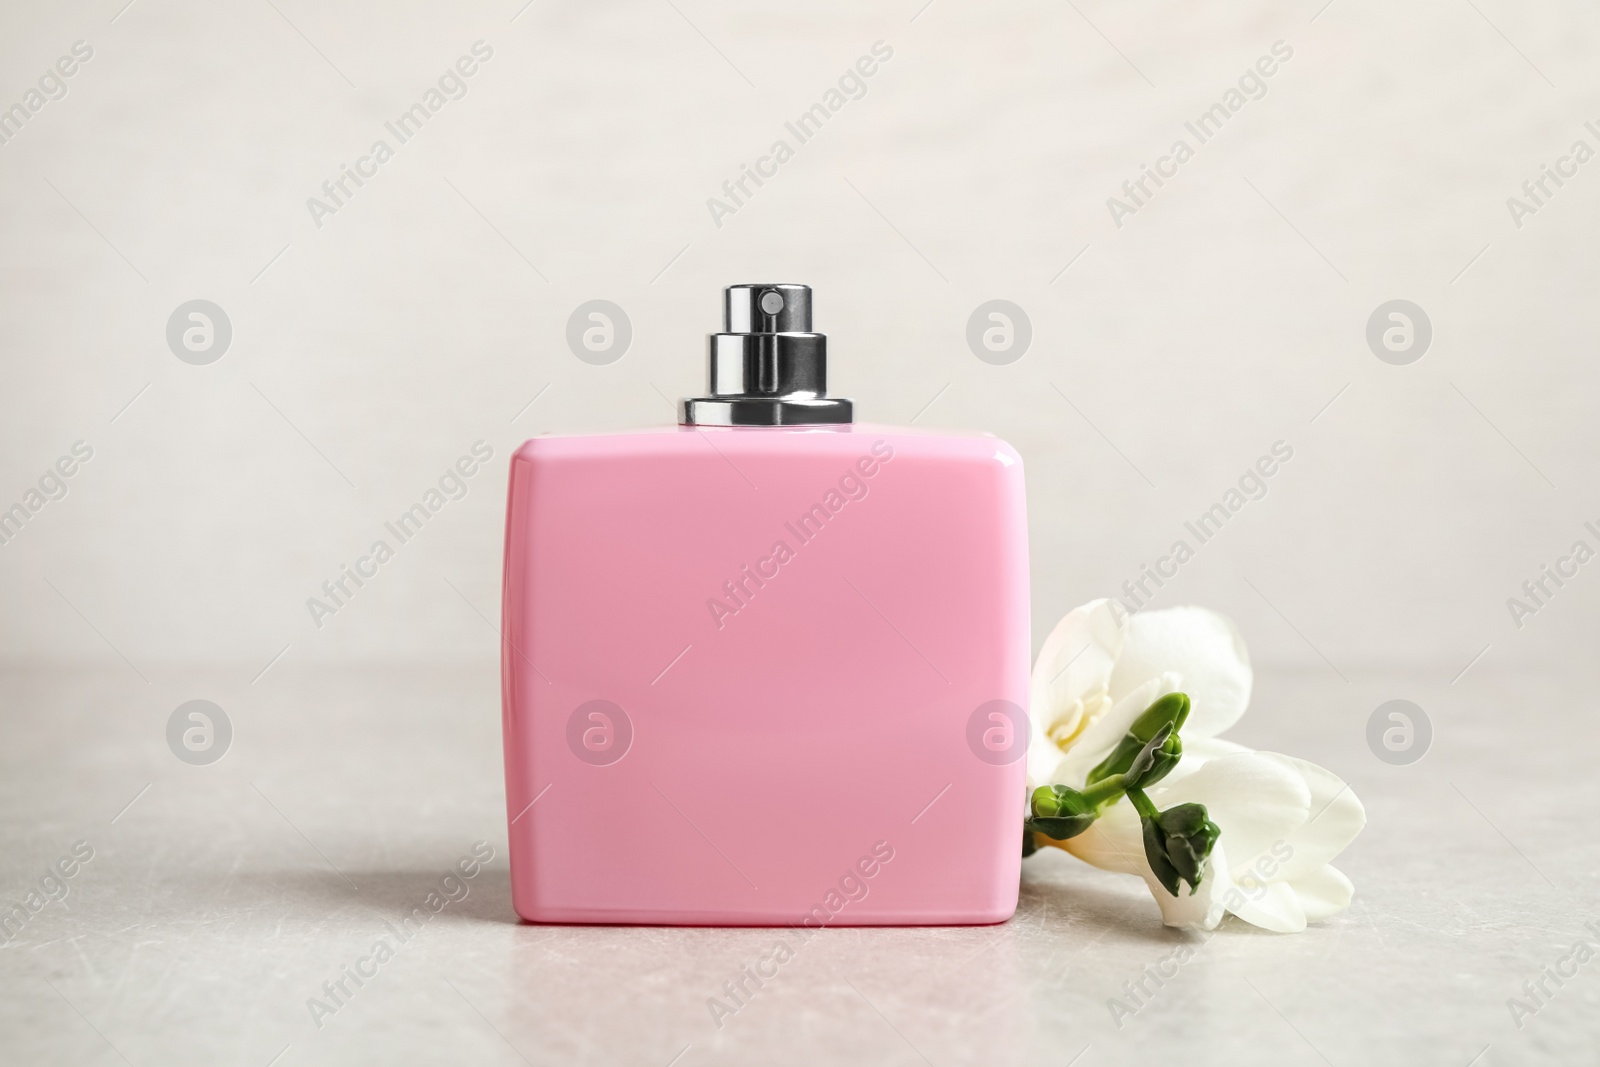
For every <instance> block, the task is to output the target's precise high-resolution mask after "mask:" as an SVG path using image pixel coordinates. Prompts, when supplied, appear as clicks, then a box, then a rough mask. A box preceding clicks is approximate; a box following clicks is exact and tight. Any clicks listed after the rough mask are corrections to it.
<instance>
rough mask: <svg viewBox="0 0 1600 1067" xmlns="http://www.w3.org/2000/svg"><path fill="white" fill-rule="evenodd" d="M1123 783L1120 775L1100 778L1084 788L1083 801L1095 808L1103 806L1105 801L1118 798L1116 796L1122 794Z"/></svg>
mask: <svg viewBox="0 0 1600 1067" xmlns="http://www.w3.org/2000/svg"><path fill="white" fill-rule="evenodd" d="M1124 781H1125V779H1124V777H1123V776H1122V775H1120V774H1113V775H1112V776H1111V777H1109V778H1102V779H1100V780H1099V781H1098V782H1095V783H1094V784H1093V785H1091V786H1086V787H1085V788H1084V790H1083V799H1084V800H1086V801H1088V802H1089V803H1090V804H1092V805H1094V806H1095V807H1099V806H1100V805H1101V804H1104V803H1105V802H1106V801H1108V800H1111V799H1113V798H1115V797H1118V796H1120V795H1121V794H1122V792H1123V785H1122V783H1123V782H1124Z"/></svg>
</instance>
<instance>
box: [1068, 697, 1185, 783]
mask: <svg viewBox="0 0 1600 1067" xmlns="http://www.w3.org/2000/svg"><path fill="white" fill-rule="evenodd" d="M1188 718H1189V695H1188V694H1187V693H1168V694H1167V695H1166V696H1164V697H1162V698H1160V699H1159V700H1157V701H1156V702H1155V703H1154V704H1151V705H1150V706H1149V707H1148V708H1146V709H1144V711H1142V712H1140V713H1139V717H1138V718H1137V719H1134V720H1133V724H1132V725H1131V726H1129V727H1128V732H1127V733H1126V734H1123V735H1122V740H1120V741H1118V742H1117V746H1116V747H1115V748H1113V749H1112V750H1111V754H1110V755H1109V756H1107V757H1106V758H1105V759H1103V760H1101V761H1100V763H1099V764H1098V765H1097V766H1096V767H1095V769H1094V770H1092V771H1090V772H1089V780H1088V784H1089V785H1094V784H1095V783H1096V782H1098V781H1100V780H1101V779H1103V778H1109V777H1111V776H1112V775H1113V774H1125V773H1126V772H1127V770H1128V768H1129V767H1131V766H1132V765H1133V759H1134V757H1135V756H1137V755H1138V754H1139V750H1140V749H1142V748H1144V746H1145V745H1148V744H1149V743H1150V742H1151V740H1153V739H1154V738H1155V736H1156V734H1158V733H1160V732H1161V730H1162V728H1163V727H1171V733H1172V735H1173V736H1174V737H1176V735H1177V733H1178V731H1179V730H1180V729H1182V728H1183V724H1184V721H1185V720H1186V719H1188ZM1178 751H1179V753H1180V754H1181V753H1182V749H1181V748H1179V750H1178ZM1176 764H1177V760H1176V759H1173V760H1172V761H1171V762H1170V763H1169V764H1168V765H1167V767H1166V770H1163V771H1162V772H1161V774H1160V775H1159V776H1158V778H1153V779H1149V781H1157V780H1159V778H1160V777H1165V775H1166V773H1167V771H1170V770H1171V769H1172V768H1173V766H1176Z"/></svg>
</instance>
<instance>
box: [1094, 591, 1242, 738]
mask: <svg viewBox="0 0 1600 1067" xmlns="http://www.w3.org/2000/svg"><path fill="white" fill-rule="evenodd" d="M1126 630H1127V636H1126V640H1125V641H1124V642H1123V645H1122V654H1121V655H1120V656H1118V657H1117V660H1116V668H1115V669H1114V670H1113V671H1112V672H1111V689H1110V692H1111V697H1112V699H1113V700H1120V699H1121V697H1122V696H1123V695H1124V694H1126V693H1129V692H1131V691H1132V690H1133V689H1134V688H1136V687H1137V686H1139V685H1142V684H1143V683H1145V682H1146V681H1148V680H1149V679H1151V678H1154V677H1156V676H1157V675H1159V674H1161V673H1163V672H1165V671H1176V672H1178V673H1179V674H1181V675H1182V676H1183V685H1184V689H1183V691H1184V692H1186V693H1188V694H1189V701H1190V703H1191V705H1192V707H1191V710H1190V712H1189V721H1188V722H1186V723H1185V724H1184V727H1183V738H1184V740H1185V741H1188V740H1190V739H1191V738H1192V739H1195V740H1199V739H1200V738H1204V737H1215V736H1217V735H1218V734H1220V733H1222V731H1224V730H1226V729H1227V728H1228V727H1230V726H1232V725H1233V724H1234V723H1236V722H1238V721H1239V716H1241V715H1243V714H1244V709H1245V705H1247V704H1249V703H1250V687H1251V681H1252V679H1253V677H1254V675H1253V674H1252V672H1251V670H1250V654H1249V652H1248V651H1247V650H1246V649H1245V645H1244V639H1243V638H1242V637H1240V636H1239V631H1238V628H1237V627H1235V626H1234V625H1233V623H1232V622H1231V621H1230V620H1229V619H1227V618H1226V617H1225V616H1222V615H1218V614H1217V613H1216V612H1214V611H1207V610H1206V609H1205V608H1196V607H1182V608H1163V609H1161V610H1159V611H1142V612H1139V613H1138V614H1137V615H1133V616H1131V617H1130V618H1129V619H1128V621H1127V626H1126Z"/></svg>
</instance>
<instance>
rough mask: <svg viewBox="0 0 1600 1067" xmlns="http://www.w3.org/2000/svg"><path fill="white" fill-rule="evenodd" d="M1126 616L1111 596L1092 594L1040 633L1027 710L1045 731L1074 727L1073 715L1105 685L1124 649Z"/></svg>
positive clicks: (1101, 693) (1103, 691)
mask: <svg viewBox="0 0 1600 1067" xmlns="http://www.w3.org/2000/svg"><path fill="white" fill-rule="evenodd" d="M1124 617H1125V616H1124V615H1123V614H1122V613H1119V612H1117V611H1116V610H1115V609H1113V608H1112V607H1111V602H1110V601H1109V600H1106V599H1100V600H1091V601H1089V603H1087V604H1085V605H1083V606H1082V607H1078V608H1073V609H1072V610H1071V611H1069V612H1067V614H1066V616H1065V617H1063V618H1062V620H1061V621H1060V622H1058V623H1056V627H1055V629H1053V630H1051V631H1050V636H1048V637H1046V638H1045V639H1044V644H1043V645H1042V646H1041V647H1040V649H1039V658H1038V660H1037V661H1035V663H1034V665H1033V676H1032V678H1031V680H1030V682H1029V690H1028V700H1029V704H1030V705H1031V706H1030V708H1029V712H1030V714H1032V716H1033V718H1034V719H1035V721H1037V722H1038V723H1039V724H1040V726H1041V728H1042V729H1043V730H1044V731H1045V732H1049V731H1050V730H1051V729H1052V728H1054V727H1066V728H1068V729H1071V728H1073V727H1075V726H1076V723H1075V722H1073V721H1072V719H1073V717H1074V716H1080V715H1082V713H1083V707H1084V705H1085V704H1086V703H1089V702H1091V701H1092V700H1093V699H1094V698H1095V697H1097V696H1102V695H1103V694H1104V693H1105V692H1106V691H1107V688H1108V687H1109V686H1110V683H1111V670H1112V668H1113V667H1114V666H1115V665H1116V662H1117V657H1118V656H1120V655H1121V654H1122V645H1123V629H1124V627H1123V622H1122V620H1123V618H1124Z"/></svg>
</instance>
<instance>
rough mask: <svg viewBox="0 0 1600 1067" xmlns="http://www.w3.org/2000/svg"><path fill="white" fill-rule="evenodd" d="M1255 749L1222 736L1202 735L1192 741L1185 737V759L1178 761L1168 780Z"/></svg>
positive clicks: (1172, 780)
mask: <svg viewBox="0 0 1600 1067" xmlns="http://www.w3.org/2000/svg"><path fill="white" fill-rule="evenodd" d="M1179 733H1180V734H1181V733H1182V731H1181V730H1180V731H1179ZM1253 751H1255V750H1254V749H1250V748H1246V747H1245V746H1244V745H1241V744H1237V743H1235V742H1233V741H1224V740H1223V739H1222V738H1220V737H1201V738H1197V739H1196V740H1194V741H1190V740H1189V739H1188V738H1187V737H1185V738H1184V739H1183V759H1181V760H1180V761H1178V765H1177V766H1176V767H1174V768H1173V769H1172V773H1171V774H1169V775H1167V777H1166V781H1168V782H1174V781H1177V780H1178V779H1179V778H1185V777H1188V776H1189V775H1191V774H1193V773H1194V772H1195V771H1198V770H1199V769H1200V768H1201V767H1204V766H1205V765H1206V764H1207V763H1210V762H1211V761H1212V760H1214V759H1220V758H1222V757H1223V756H1237V755H1239V754H1240V753H1241V752H1253Z"/></svg>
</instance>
